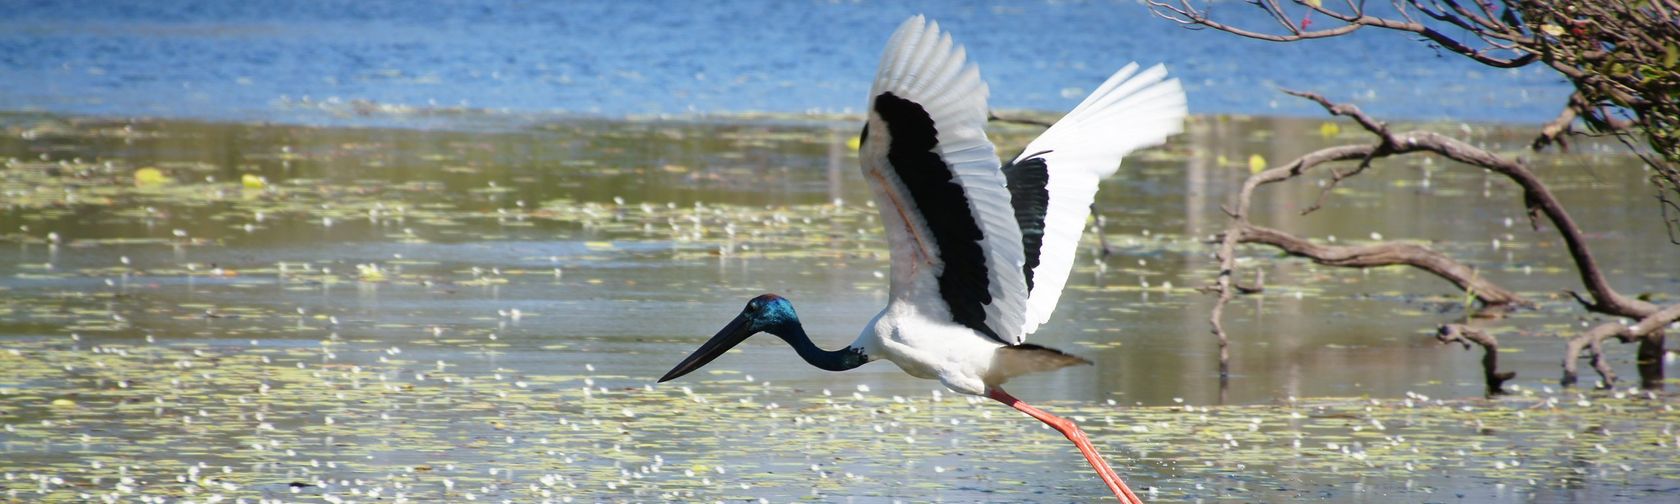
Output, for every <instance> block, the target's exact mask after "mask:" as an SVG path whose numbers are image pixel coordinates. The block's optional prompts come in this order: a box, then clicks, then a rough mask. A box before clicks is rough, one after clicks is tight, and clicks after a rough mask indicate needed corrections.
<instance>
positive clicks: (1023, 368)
mask: <svg viewBox="0 0 1680 504" xmlns="http://www.w3.org/2000/svg"><path fill="white" fill-rule="evenodd" d="M1090 363H1091V361H1090V360H1088V359H1086V358H1084V357H1080V356H1077V355H1073V354H1070V353H1067V352H1063V351H1061V350H1057V349H1054V348H1050V347H1047V346H1040V345H1034V344H1032V343H1022V344H1019V345H1009V346H1003V347H998V349H997V353H996V354H993V356H992V366H991V368H990V372H991V376H988V377H986V383H987V384H988V385H1002V384H1003V383H1004V382H1006V381H1009V379H1010V378H1014V377H1016V376H1021V375H1024V374H1029V373H1042V372H1045V371H1055V370H1057V369H1061V368H1065V367H1068V366H1078V365H1081V364H1090Z"/></svg>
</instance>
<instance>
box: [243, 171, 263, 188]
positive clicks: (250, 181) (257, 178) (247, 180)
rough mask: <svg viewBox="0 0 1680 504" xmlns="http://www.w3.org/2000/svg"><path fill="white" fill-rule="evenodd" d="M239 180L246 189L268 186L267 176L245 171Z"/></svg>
mask: <svg viewBox="0 0 1680 504" xmlns="http://www.w3.org/2000/svg"><path fill="white" fill-rule="evenodd" d="M239 182H240V183H241V184H244V185H245V188H246V189H262V188H264V187H268V177H264V176H261V175H252V174H249V173H247V174H245V176H243V177H239Z"/></svg>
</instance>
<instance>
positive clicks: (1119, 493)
mask: <svg viewBox="0 0 1680 504" xmlns="http://www.w3.org/2000/svg"><path fill="white" fill-rule="evenodd" d="M987 397H991V398H992V399H993V400H996V401H997V402H1000V403H1004V404H1007V405H1009V407H1011V408H1015V409H1018V410H1021V412H1022V413H1026V414H1028V415H1031V416H1032V417H1033V418H1037V419H1038V421H1040V422H1044V423H1045V424H1048V425H1049V426H1050V427H1053V428H1055V429H1056V431H1058V432H1061V433H1062V435H1063V436H1067V438H1068V441H1073V444H1074V446H1078V447H1079V453H1080V454H1082V455H1085V461H1086V462H1090V463H1091V468H1092V469H1096V470H1097V476H1101V477H1102V480H1103V483H1106V484H1108V490H1109V491H1111V492H1114V498H1116V499H1120V502H1125V503H1127V504H1143V499H1139V498H1138V496H1137V494H1135V493H1132V489H1131V488H1130V487H1127V486H1126V482H1125V481H1121V480H1120V475H1118V474H1114V469H1111V468H1109V467H1108V461H1105V460H1103V458H1102V454H1100V453H1097V448H1096V447H1095V446H1091V440H1090V439H1089V438H1086V437H1085V431H1082V430H1079V426H1078V425H1074V423H1073V422H1072V421H1070V420H1068V419H1065V418H1062V417H1059V416H1056V415H1052V414H1049V413H1045V412H1044V410H1041V409H1038V408H1034V407H1032V406H1029V405H1027V403H1024V402H1021V400H1020V399H1016V398H1015V396H1012V395H1009V393H1008V392H1004V391H1003V389H1001V388H998V387H992V389H991V392H989V393H988V394H987Z"/></svg>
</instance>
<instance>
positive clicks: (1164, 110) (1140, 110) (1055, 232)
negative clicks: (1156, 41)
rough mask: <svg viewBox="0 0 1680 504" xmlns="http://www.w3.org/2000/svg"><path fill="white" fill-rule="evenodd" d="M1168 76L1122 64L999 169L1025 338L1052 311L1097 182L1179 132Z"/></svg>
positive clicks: (1175, 92) (1178, 95)
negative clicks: (1007, 199) (1015, 251)
mask: <svg viewBox="0 0 1680 504" xmlns="http://www.w3.org/2000/svg"><path fill="white" fill-rule="evenodd" d="M1166 76H1167V70H1166V68H1164V67H1162V66H1160V65H1156V66H1154V67H1151V68H1149V69H1148V70H1144V71H1143V72H1138V66H1137V64H1136V63H1133V64H1130V65H1126V67H1125V68H1122V69H1120V71H1118V72H1115V73H1114V75H1113V76H1112V77H1109V78H1108V81H1107V82H1104V83H1103V85H1102V86H1101V87H1099V88H1097V90H1096V92H1093V93H1091V96H1089V97H1087V98H1085V101H1083V102H1080V104H1079V106H1077V107H1074V109H1073V111H1072V112H1068V114H1067V116H1064V117H1062V119H1061V120H1059V121H1056V124H1054V125H1051V126H1050V129H1048V130H1045V131H1044V133H1043V134H1042V135H1039V137H1038V138H1037V139H1035V140H1033V141H1032V143H1030V144H1027V148H1026V149H1024V150H1022V151H1021V155H1020V156H1019V157H1017V158H1015V160H1014V161H1011V162H1010V163H1009V165H1007V166H1004V167H1003V172H1004V173H1005V174H1006V176H1007V177H1008V180H1009V191H1010V192H1011V193H1013V198H1012V199H1011V203H1012V204H1013V208H1014V211H1015V219H1016V220H1017V226H1018V227H1019V228H1020V230H1021V232H1022V234H1021V243H1022V250H1023V253H1024V255H1025V266H1024V268H1023V269H1024V272H1025V274H1026V282H1027V285H1028V286H1029V289H1030V294H1029V297H1028V298H1027V316H1026V322H1025V324H1026V325H1025V326H1024V327H1023V328H1022V330H1023V332H1024V333H1031V332H1033V331H1034V330H1037V329H1038V325H1039V324H1042V323H1044V322H1045V321H1046V320H1049V319H1050V313H1051V312H1054V311H1055V310H1056V301H1057V300H1059V299H1061V296H1062V287H1063V286H1065V285H1067V277H1068V272H1069V271H1070V270H1072V269H1073V260H1074V252H1075V251H1076V250H1077V249H1078V247H1079V235H1080V234H1081V233H1083V232H1084V230H1085V220H1086V218H1087V217H1089V216H1090V214H1091V201H1092V200H1093V199H1095V198H1096V195H1097V184H1098V182H1100V181H1101V179H1102V178H1103V177H1107V176H1109V175H1113V174H1114V172H1115V170H1118V169H1119V168H1120V158H1122V157H1124V156H1125V155H1126V154H1128V153H1131V152H1132V151H1133V150H1136V149H1141V148H1144V147H1151V146H1155V145H1160V144H1161V143H1163V142H1165V141H1166V139H1167V136H1169V135H1173V134H1176V133H1179V132H1181V131H1183V130H1184V116H1185V115H1186V114H1187V113H1188V109H1187V108H1186V107H1185V98H1184V88H1183V87H1182V86H1180V85H1179V83H1178V80H1177V79H1167V78H1166Z"/></svg>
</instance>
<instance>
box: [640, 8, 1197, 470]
mask: <svg viewBox="0 0 1680 504" xmlns="http://www.w3.org/2000/svg"><path fill="white" fill-rule="evenodd" d="M986 97H987V87H986V83H985V82H984V81H982V80H981V78H980V71H979V69H978V67H976V66H975V65H973V64H969V63H967V62H966V53H965V50H964V49H963V47H962V46H961V45H957V44H955V43H953V42H952V40H951V36H950V35H949V34H948V33H944V32H941V31H940V29H939V25H938V23H929V22H927V21H926V20H924V18H923V17H922V16H915V17H911V18H910V19H908V20H906V21H905V22H904V23H903V24H902V25H900V26H899V27H898V30H897V31H895V32H894V33H893V35H892V38H891V39H890V40H888V42H887V48H886V53H885V54H884V55H883V56H882V57H881V63H880V68H879V70H877V72H876V75H875V83H874V85H873V87H872V88H871V89H870V92H869V107H868V118H867V122H866V123H865V124H864V127H863V133H862V134H861V143H860V146H859V158H860V160H861V163H862V165H863V175H864V179H865V180H867V181H868V183H869V187H870V189H871V190H872V192H873V193H874V196H875V201H876V203H877V205H876V207H877V208H878V209H879V210H880V212H881V221H882V224H883V225H884V226H885V228H886V234H887V242H888V244H889V245H890V248H891V258H892V278H891V287H890V295H889V300H888V302H887V306H886V308H885V309H882V310H881V312H880V313H879V314H877V315H875V318H874V319H872V320H870V321H869V323H868V324H867V325H865V326H864V327H863V330H862V332H861V333H860V334H859V335H858V337H857V340H855V341H853V342H852V344H850V345H847V346H846V347H845V348H842V349H840V350H833V351H830V350H824V349H821V348H818V347H817V346H816V345H815V344H814V343H812V342H811V338H810V337H809V336H806V334H805V329H804V327H803V326H802V325H801V324H800V323H799V315H798V314H796V313H795V312H794V310H793V303H792V302H790V301H788V300H787V299H786V298H783V297H781V296H777V295H775V294H765V295H762V296H758V297H756V298H753V299H752V300H751V301H749V302H747V305H746V307H745V308H744V309H742V310H741V313H740V314H739V315H737V316H736V317H735V320H734V321H732V322H730V323H729V325H728V326H726V327H724V328H723V330H722V331H719V332H718V333H717V335H715V336H713V337H712V339H711V340H710V341H707V342H706V343H705V344H704V345H702V346H701V347H700V348H699V349H698V350H696V351H694V353H693V354H691V355H689V356H688V357H687V358H685V359H683V361H682V362H681V363H679V364H677V365H676V367H674V368H672V369H671V371H670V372H668V373H666V374H665V376H664V377H662V378H660V379H659V381H660V382H666V381H670V380H674V379H676V378H678V377H681V376H683V375H685V374H688V373H689V372H692V371H694V370H695V369H699V368H700V367H701V366H704V365H706V364H707V363H709V362H711V361H712V360H713V359H716V358H717V357H718V356H720V355H723V354H724V353H725V352H727V351H729V349H730V348H733V347H734V346H736V345H737V344H739V343H741V342H742V341H744V340H746V339H747V337H749V336H752V335H754V334H757V333H760V332H767V333H770V334H773V335H775V336H777V337H779V338H781V339H782V340H783V341H785V342H787V343H788V344H789V345H791V346H792V347H793V349H794V351H795V352H797V353H798V354H799V356H800V357H802V358H804V359H805V362H807V363H810V364H811V365H813V366H816V367H818V368H822V369H826V370H829V371H844V370H848V369H852V368H856V367H858V366H862V365H864V364H865V363H868V362H871V361H875V360H882V359H884V360H888V361H891V362H892V363H893V364H897V365H898V367H899V368H900V369H902V370H903V371H904V372H905V373H908V374H910V375H911V376H915V377H917V378H924V379H936V380H939V381H940V383H943V384H944V385H945V386H946V387H949V388H950V389H951V390H954V391H956V392H960V393H964V394H971V395H977V396H984V397H989V398H991V399H994V400H996V401H998V402H1001V403H1004V404H1007V405H1009V406H1011V407H1013V408H1015V409H1017V410H1020V411H1021V412H1023V413H1026V414H1027V415H1030V416H1032V417H1033V418H1036V419H1038V420H1039V421H1042V422H1044V423H1046V424H1048V425H1049V426H1051V427H1053V428H1055V429H1056V430H1057V431H1059V432H1061V433H1062V434H1063V435H1065V436H1067V438H1068V439H1069V440H1070V441H1073V443H1074V445H1075V446H1077V447H1078V448H1079V451H1080V453H1081V454H1083V455H1084V456H1085V460H1086V461H1087V462H1090V464H1091V467H1092V468H1094V469H1096V472H1097V474H1098V475H1099V476H1100V477H1101V478H1102V479H1103V482H1104V483H1106V484H1107V485H1108V488H1109V490H1111V491H1112V492H1114V495H1115V497H1116V498H1118V499H1120V500H1121V501H1123V502H1131V503H1141V501H1140V500H1139V499H1138V497H1137V495H1136V494H1135V493H1133V492H1132V490H1131V489H1130V488H1128V487H1127V486H1126V484H1125V482H1123V481H1121V479H1120V477H1119V476H1118V475H1116V474H1115V473H1114V470H1113V469H1111V468H1110V467H1109V466H1108V463H1107V462H1105V461H1104V460H1103V458H1102V455H1101V454H1099V453H1097V450H1096V448H1095V447H1093V446H1092V445H1091V442H1090V440H1089V439H1087V438H1086V436H1085V433H1084V432H1083V431H1081V430H1080V429H1079V426H1077V425H1075V424H1074V423H1073V422H1071V421H1069V420H1066V419H1063V418H1060V417H1057V416H1055V415H1051V414H1049V413H1046V412H1044V411H1043V410H1040V409H1038V408H1035V407H1032V406H1030V405H1028V404H1026V403H1024V402H1022V401H1021V400H1020V399H1016V398H1015V397H1013V396H1011V395H1009V393H1008V392H1005V391H1004V390H1003V387H1002V385H1003V384H1004V382H1006V381H1008V380H1009V379H1010V378H1013V377H1016V376H1020V375H1023V374H1027V373H1037V372H1044V371H1051V370H1055V369H1060V368H1063V367H1067V366H1073V365H1079V364H1091V361H1089V360H1086V359H1084V358H1081V357H1078V356H1074V355H1071V354H1068V353H1066V352H1063V351H1060V350H1056V349H1053V348H1048V347H1044V346H1040V345H1034V344H1031V343H1027V342H1026V341H1025V339H1026V336H1027V335H1028V334H1031V333H1032V332H1033V331H1034V330H1036V329H1037V328H1038V327H1039V325H1040V324H1042V323H1044V322H1045V321H1046V320H1048V319H1049V317H1050V313H1051V312H1052V311H1053V310H1054V309H1055V308H1056V301H1057V299H1058V298H1059V297H1060V296H1061V292H1062V287H1063V286H1064V285H1065V284H1066V283H1067V277H1068V272H1069V270H1070V269H1071V268H1072V267H1073V261H1074V252H1075V249H1076V248H1077V246H1078V242H1079V237H1080V235H1081V233H1082V232H1083V231H1084V228H1085V223H1086V220H1087V218H1088V217H1089V214H1090V207H1091V202H1092V200H1093V199H1094V198H1095V197H1096V192H1097V184H1098V181H1099V180H1100V179H1102V178H1103V177H1106V176H1108V175H1111V174H1113V173H1114V172H1115V171H1116V170H1117V169H1118V168H1119V166H1120V160H1121V158H1122V157H1123V156H1125V155H1126V154H1128V153H1130V152H1132V151H1133V150H1135V149H1139V148H1144V147H1150V146H1154V145H1159V144H1161V143H1163V142H1165V141H1166V138H1167V137H1168V136H1169V135H1173V134H1176V133H1179V132H1181V131H1182V130H1183V123H1184V117H1185V115H1186V114H1187V109H1186V106H1185V96H1184V90H1183V87H1182V86H1180V85H1179V83H1178V81H1177V80H1176V79H1167V78H1166V70H1165V69H1164V68H1163V67H1161V66H1159V65H1157V66H1155V67H1153V68H1149V69H1147V70H1143V71H1138V66H1137V65H1136V64H1130V65H1127V66H1126V67H1125V68H1122V69H1121V70H1120V71H1118V72H1116V73H1115V74H1114V75H1113V76H1112V77H1109V78H1108V80H1107V81H1106V82H1104V83H1103V84H1102V85H1101V86H1100V87H1098V88H1097V90H1096V91H1095V92H1093V93H1091V96H1090V97H1087V98H1085V100H1084V101H1083V102H1081V103H1080V104H1079V105H1078V106H1077V107H1074V109H1073V111H1071V112H1069V113H1068V114H1067V115H1066V116H1064V117H1063V118H1062V119H1061V120H1059V121H1057V122H1056V123H1055V124H1053V125H1052V126H1050V128H1049V129H1047V130H1045V131H1044V133H1043V134H1041V135H1040V136H1039V137H1038V138H1037V139H1035V140H1033V141H1032V142H1031V143H1030V144H1028V145H1027V147H1026V149H1024V150H1023V151H1022V153H1021V155H1019V156H1016V157H1015V158H1014V159H1013V160H1012V161H1010V162H1009V163H1008V164H1003V163H1000V162H999V160H998V157H997V154H996V152H995V150H994V148H993V147H992V144H991V142H990V141H988V140H987V139H986V133H985V130H984V126H985V124H986V121H987V118H988V117H989V113H988V109H987V105H986Z"/></svg>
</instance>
